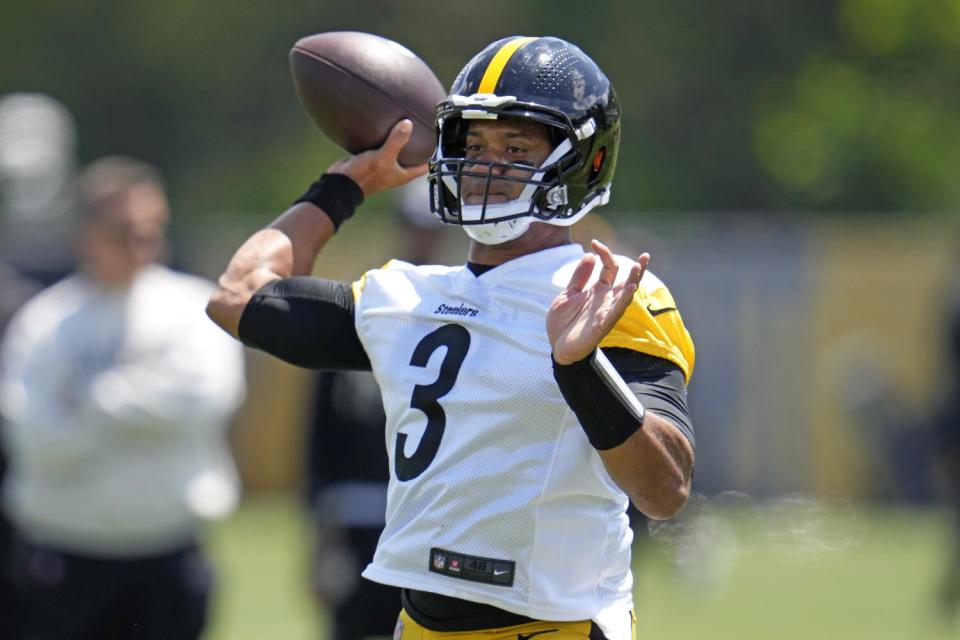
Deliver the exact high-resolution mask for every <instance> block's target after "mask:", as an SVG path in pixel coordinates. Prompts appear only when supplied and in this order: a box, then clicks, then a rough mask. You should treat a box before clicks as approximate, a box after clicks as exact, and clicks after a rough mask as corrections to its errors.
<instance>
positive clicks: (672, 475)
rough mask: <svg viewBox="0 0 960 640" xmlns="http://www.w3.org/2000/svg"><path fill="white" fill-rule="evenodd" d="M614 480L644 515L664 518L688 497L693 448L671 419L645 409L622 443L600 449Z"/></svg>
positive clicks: (668, 516)
mask: <svg viewBox="0 0 960 640" xmlns="http://www.w3.org/2000/svg"><path fill="white" fill-rule="evenodd" d="M598 453H599V454H600V459H601V460H602V461H603V464H604V466H605V467H606V469H607V471H608V472H609V473H610V476H611V477H612V478H613V480H614V482H616V483H617V485H618V486H619V487H620V488H621V489H623V491H624V492H625V493H626V494H627V495H628V496H629V497H630V500H631V501H632V502H633V503H634V505H636V507H637V509H639V510H640V511H641V512H642V513H643V514H644V515H646V516H648V517H650V518H653V519H654V520H664V519H667V518H670V517H673V516H674V515H676V514H677V513H678V512H679V511H680V509H682V508H683V505H684V504H686V502H687V498H689V496H690V487H691V478H692V475H693V460H694V454H693V447H691V445H690V442H689V441H688V440H687V439H686V437H684V435H683V434H682V433H681V432H680V430H679V429H677V428H676V427H675V426H674V425H673V424H672V423H671V422H670V421H668V420H666V419H665V418H663V417H661V416H659V415H657V414H655V413H652V412H649V411H648V412H647V413H646V414H645V416H644V419H643V425H642V426H641V427H640V428H639V429H638V430H637V431H636V432H634V433H633V435H631V436H630V437H629V438H627V440H626V441H624V442H623V444H621V445H619V446H617V447H614V448H612V449H607V450H604V451H599V452H598Z"/></svg>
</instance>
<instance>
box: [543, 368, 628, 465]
mask: <svg viewBox="0 0 960 640" xmlns="http://www.w3.org/2000/svg"><path fill="white" fill-rule="evenodd" d="M553 377H554V379H556V381H557V385H558V386H559V387H560V393H562V394H563V399H564V400H566V401H567V404H568V405H569V406H570V408H571V409H572V410H573V412H574V413H575V414H576V416H577V419H578V420H579V421H580V426H581V427H583V430H584V432H586V434H587V439H588V440H589V441H590V444H591V445H593V448H594V449H597V450H600V451H605V450H606V449H612V448H614V447H616V446H619V445H621V444H623V443H624V442H625V441H626V439H627V438H629V437H630V436H631V435H633V433H634V432H635V431H636V430H637V429H639V428H640V426H641V425H642V424H643V415H644V409H643V405H642V404H640V401H639V400H638V399H637V397H636V396H635V395H634V394H633V392H632V391H630V387H628V386H627V383H626V382H624V381H623V378H621V377H620V374H619V373H617V370H616V369H615V368H614V367H613V365H612V364H611V363H610V361H609V360H607V357H606V356H605V355H603V352H602V351H601V350H600V349H596V350H594V352H593V353H591V354H590V355H589V356H588V357H586V358H584V359H583V360H579V361H577V362H573V363H571V364H558V363H557V361H556V360H554V361H553Z"/></svg>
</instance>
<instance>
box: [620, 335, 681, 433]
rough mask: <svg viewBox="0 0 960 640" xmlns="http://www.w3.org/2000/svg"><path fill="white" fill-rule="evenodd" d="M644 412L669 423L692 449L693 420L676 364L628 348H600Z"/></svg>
mask: <svg viewBox="0 0 960 640" xmlns="http://www.w3.org/2000/svg"><path fill="white" fill-rule="evenodd" d="M603 353H604V355H606V356H607V359H608V360H610V363H611V364H612V365H613V366H614V368H615V369H616V370H617V372H618V373H619V374H620V376H621V377H622V378H623V380H624V381H625V382H626V383H627V386H628V387H630V390H631V391H633V393H634V394H635V395H636V396H637V398H638V399H639V400H640V403H641V404H642V405H643V408H644V409H645V410H646V411H652V412H653V413H656V414H657V415H659V416H661V417H663V418H666V419H667V420H669V421H670V422H672V423H673V424H674V425H676V427H677V428H678V429H680V432H681V433H683V435H684V436H686V438H687V440H689V441H690V446H692V447H694V448H696V441H695V439H694V433H693V421H692V420H691V419H690V412H689V411H688V410H687V385H686V381H685V379H684V376H683V371H681V370H680V367H678V366H677V365H675V364H673V363H672V362H670V361H669V360H664V359H663V358H657V357H656V356H651V355H649V354H646V353H640V352H638V351H633V350H631V349H620V348H608V349H604V350H603Z"/></svg>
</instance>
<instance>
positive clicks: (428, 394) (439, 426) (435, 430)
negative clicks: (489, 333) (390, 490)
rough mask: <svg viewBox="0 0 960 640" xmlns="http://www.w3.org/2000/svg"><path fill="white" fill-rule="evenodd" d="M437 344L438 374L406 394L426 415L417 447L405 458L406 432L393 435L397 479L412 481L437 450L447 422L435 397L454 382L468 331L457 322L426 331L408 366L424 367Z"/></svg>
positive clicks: (467, 345)
mask: <svg viewBox="0 0 960 640" xmlns="http://www.w3.org/2000/svg"><path fill="white" fill-rule="evenodd" d="M440 347H446V348H447V353H446V355H444V356H443V362H441V363H440V375H439V376H437V379H436V380H435V381H434V382H433V383H431V384H427V385H421V384H418V385H416V386H414V388H413V395H412V396H411V397H410V406H411V407H412V408H414V409H419V410H420V411H422V412H423V413H424V414H425V415H426V416H427V428H426V430H425V431H424V432H423V437H422V438H421V439H420V444H419V445H418V446H417V450H416V451H414V452H413V455H412V456H410V457H409V458H408V457H407V456H406V455H405V454H404V452H403V448H404V445H405V444H406V443H407V434H405V433H398V434H397V442H396V446H395V447H394V450H393V460H394V470H395V473H396V474H397V479H398V480H400V481H404V480H412V479H414V478H416V477H417V476H419V475H420V474H421V473H423V472H424V471H425V470H426V468H427V467H429V466H430V463H431V462H433V459H434V457H435V456H436V455H437V451H439V450H440V440H441V439H442V438H443V430H444V428H445V427H446V425H447V414H445V413H444V412H443V407H441V406H440V403H439V402H438V400H439V399H440V398H442V397H443V396H445V395H447V393H449V392H450V389H452V388H453V385H454V383H456V381H457V375H458V374H459V373H460V367H461V366H462V365H463V359H464V358H466V357H467V350H468V349H469V348H470V332H469V331H467V330H466V329H465V328H463V327H461V326H460V325H458V324H446V325H444V326H442V327H440V328H439V329H437V330H436V331H433V332H431V333H428V334H427V335H426V336H424V338H423V340H421V341H420V343H419V344H417V348H416V349H414V350H413V357H412V358H410V365H411V366H413V367H425V366H427V362H428V361H429V360H430V356H431V355H433V352H434V351H436V350H437V349H439V348H440Z"/></svg>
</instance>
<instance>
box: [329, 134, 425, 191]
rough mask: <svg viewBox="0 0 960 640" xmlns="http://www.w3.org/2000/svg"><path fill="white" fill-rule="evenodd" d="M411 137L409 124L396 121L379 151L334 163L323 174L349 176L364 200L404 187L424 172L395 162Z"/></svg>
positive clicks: (418, 168)
mask: <svg viewBox="0 0 960 640" xmlns="http://www.w3.org/2000/svg"><path fill="white" fill-rule="evenodd" d="M412 134H413V122H411V121H410V120H407V119H403V120H400V121H399V122H398V123H397V124H395V125H394V126H393V129H391V130H390V135H388V136H387V139H386V141H384V143H383V146H382V147H380V148H379V149H373V150H371V151H364V152H363V153H358V154H357V155H355V156H350V157H349V158H344V159H343V160H338V161H337V162H334V163H333V164H332V165H331V166H330V168H329V169H327V173H342V174H344V175H346V176H349V177H350V178H351V179H353V181H354V182H356V183H357V184H358V185H359V186H360V188H361V189H363V195H364V196H372V195H373V194H375V193H379V192H380V191H385V190H386V189H391V188H393V187H399V186H400V185H403V184H406V183H408V182H410V181H411V180H413V179H414V178H417V177H419V176H422V175H423V174H425V173H426V172H427V164H426V163H424V164H418V165H414V166H411V167H404V166H401V165H400V163H398V162H397V158H398V156H399V155H400V152H401V151H402V150H403V148H404V147H405V146H407V143H408V142H410V136H411V135H412Z"/></svg>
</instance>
